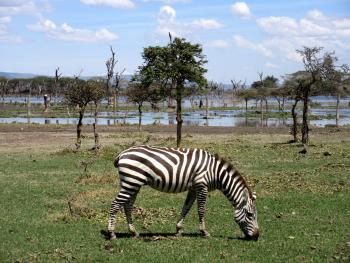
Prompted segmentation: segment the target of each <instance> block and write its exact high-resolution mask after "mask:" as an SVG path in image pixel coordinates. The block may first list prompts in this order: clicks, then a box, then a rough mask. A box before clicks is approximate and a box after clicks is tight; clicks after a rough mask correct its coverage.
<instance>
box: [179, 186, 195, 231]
mask: <svg viewBox="0 0 350 263" xmlns="http://www.w3.org/2000/svg"><path fill="white" fill-rule="evenodd" d="M195 199H196V192H195V191H194V190H192V189H190V190H189V191H188V194H187V197H186V200H185V203H184V205H183V207H182V211H181V216H180V219H179V221H178V222H177V224H176V236H181V235H182V228H183V222H184V220H185V217H186V215H187V213H188V212H189V211H190V209H191V207H192V205H193V202H194V200H195Z"/></svg>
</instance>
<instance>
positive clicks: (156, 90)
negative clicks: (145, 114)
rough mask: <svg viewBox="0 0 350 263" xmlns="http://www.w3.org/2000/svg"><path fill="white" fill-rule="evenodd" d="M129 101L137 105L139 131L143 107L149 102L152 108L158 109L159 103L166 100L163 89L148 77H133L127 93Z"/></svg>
mask: <svg viewBox="0 0 350 263" xmlns="http://www.w3.org/2000/svg"><path fill="white" fill-rule="evenodd" d="M125 95H126V97H127V98H128V101H130V102H133V103H135V104H137V108H138V112H139V126H138V128H139V131H141V123H142V106H143V105H144V103H146V102H148V103H150V104H151V106H152V108H157V103H158V102H160V101H161V100H163V99H164V92H163V91H162V87H161V86H160V85H157V84H156V83H154V82H152V81H150V80H149V79H148V78H147V76H142V75H139V74H137V75H135V76H133V78H132V80H131V82H130V84H129V86H128V88H127V90H126V93H125Z"/></svg>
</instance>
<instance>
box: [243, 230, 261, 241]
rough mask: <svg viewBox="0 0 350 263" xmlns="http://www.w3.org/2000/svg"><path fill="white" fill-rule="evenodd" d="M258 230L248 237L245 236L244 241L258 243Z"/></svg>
mask: <svg viewBox="0 0 350 263" xmlns="http://www.w3.org/2000/svg"><path fill="white" fill-rule="evenodd" d="M259 235H260V234H259V229H255V230H254V232H253V234H252V235H251V236H250V235H246V237H245V238H246V240H254V241H258V239H259Z"/></svg>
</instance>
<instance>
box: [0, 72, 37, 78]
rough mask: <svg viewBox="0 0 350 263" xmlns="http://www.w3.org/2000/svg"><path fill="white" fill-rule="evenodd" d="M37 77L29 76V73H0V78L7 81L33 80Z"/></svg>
mask: <svg viewBox="0 0 350 263" xmlns="http://www.w3.org/2000/svg"><path fill="white" fill-rule="evenodd" d="M36 76H37V75H34V74H31V73H17V72H1V71H0V77H4V78H7V79H27V78H34V77H36Z"/></svg>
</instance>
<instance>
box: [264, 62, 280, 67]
mask: <svg viewBox="0 0 350 263" xmlns="http://www.w3.org/2000/svg"><path fill="white" fill-rule="evenodd" d="M265 67H267V68H277V65H275V64H273V63H271V62H269V61H267V62H266V63H265Z"/></svg>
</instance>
